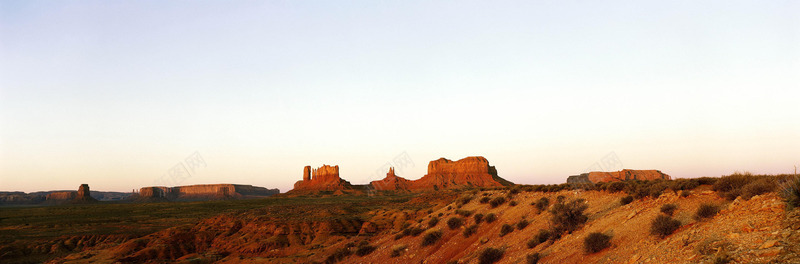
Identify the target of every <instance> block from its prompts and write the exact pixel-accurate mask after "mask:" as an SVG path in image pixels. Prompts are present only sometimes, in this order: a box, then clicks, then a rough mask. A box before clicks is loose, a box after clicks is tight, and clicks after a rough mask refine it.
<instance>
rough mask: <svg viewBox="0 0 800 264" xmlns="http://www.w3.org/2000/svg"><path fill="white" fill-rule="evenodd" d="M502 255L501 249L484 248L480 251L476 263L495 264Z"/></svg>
mask: <svg viewBox="0 0 800 264" xmlns="http://www.w3.org/2000/svg"><path fill="white" fill-rule="evenodd" d="M503 253H505V252H504V251H503V250H502V249H497V248H486V249H484V250H482V251H481V253H480V256H478V263H480V264H491V263H495V262H497V261H499V260H500V259H502V258H503Z"/></svg>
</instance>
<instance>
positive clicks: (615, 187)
mask: <svg viewBox="0 0 800 264" xmlns="http://www.w3.org/2000/svg"><path fill="white" fill-rule="evenodd" d="M625 186H626V184H625V183H624V182H621V181H616V182H611V183H609V184H608V185H606V191H608V192H612V193H615V192H621V191H622V190H624V189H625Z"/></svg>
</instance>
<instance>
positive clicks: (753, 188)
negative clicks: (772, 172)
mask: <svg viewBox="0 0 800 264" xmlns="http://www.w3.org/2000/svg"><path fill="white" fill-rule="evenodd" d="M776 189H777V185H776V184H775V180H774V179H773V178H766V177H765V178H761V179H758V180H755V181H753V182H751V183H748V184H747V185H745V186H744V187H742V198H744V199H745V200H750V198H753V196H756V195H761V194H765V193H768V192H774V191H775V190H776Z"/></svg>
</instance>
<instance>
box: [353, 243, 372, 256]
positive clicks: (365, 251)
mask: <svg viewBox="0 0 800 264" xmlns="http://www.w3.org/2000/svg"><path fill="white" fill-rule="evenodd" d="M373 251H375V246H373V245H370V244H366V245H360V246H358V248H357V249H356V255H358V256H360V257H363V256H366V255H369V253H372V252H373Z"/></svg>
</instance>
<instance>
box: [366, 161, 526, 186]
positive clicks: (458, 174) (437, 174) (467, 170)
mask: <svg viewBox="0 0 800 264" xmlns="http://www.w3.org/2000/svg"><path fill="white" fill-rule="evenodd" d="M511 184H512V183H511V182H509V181H507V180H505V179H503V178H500V177H498V176H497V169H495V167H494V166H490V165H489V161H488V160H486V158H484V157H466V158H463V159H460V160H458V161H451V160H448V159H445V158H440V159H437V160H434V161H431V162H429V163H428V174H426V175H425V176H423V177H422V178H420V179H418V180H414V181H409V180H406V179H404V178H402V177H399V176H397V175H395V172H394V168H391V169H390V170H389V173H387V174H386V178H384V179H382V180H379V181H373V182H371V183H370V185H371V186H372V188H374V189H375V190H418V189H446V188H460V187H499V186H507V185H511Z"/></svg>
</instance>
